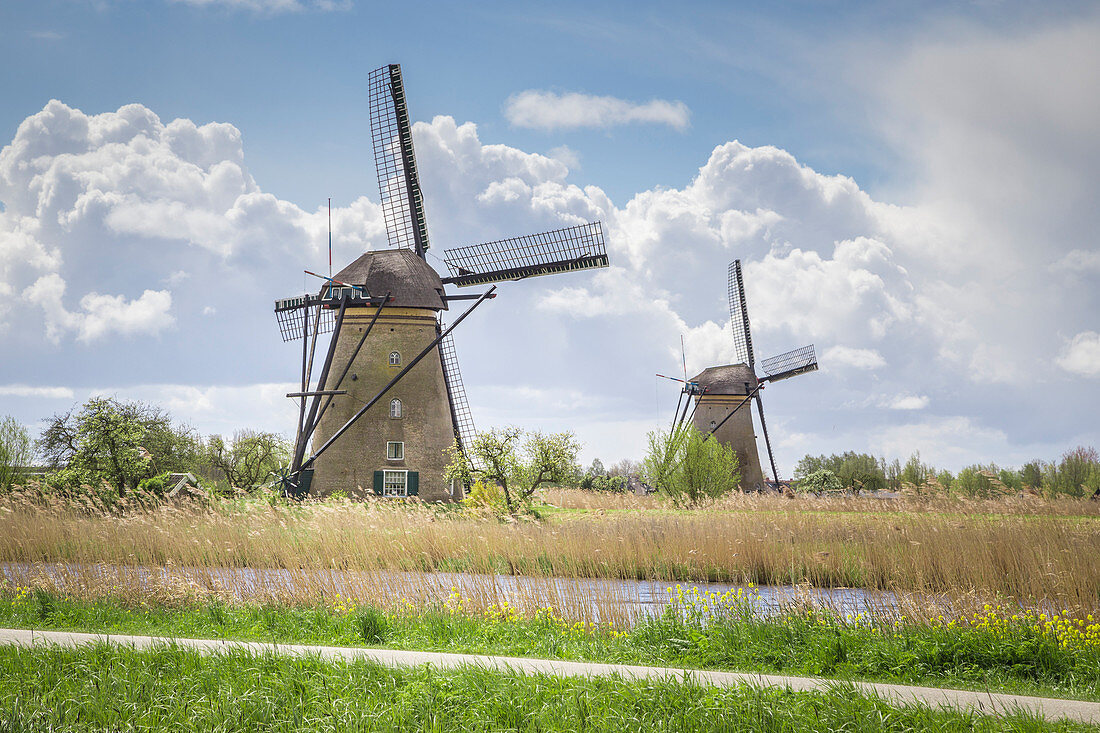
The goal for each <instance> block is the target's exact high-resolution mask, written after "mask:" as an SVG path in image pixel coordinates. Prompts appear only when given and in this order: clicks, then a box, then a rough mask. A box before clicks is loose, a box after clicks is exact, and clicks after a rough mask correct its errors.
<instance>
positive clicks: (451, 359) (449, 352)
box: [439, 324, 475, 453]
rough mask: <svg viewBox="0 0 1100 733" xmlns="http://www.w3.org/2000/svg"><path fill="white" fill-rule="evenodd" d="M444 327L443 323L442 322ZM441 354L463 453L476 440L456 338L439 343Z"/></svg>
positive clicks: (448, 337)
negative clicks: (459, 365) (459, 363)
mask: <svg viewBox="0 0 1100 733" xmlns="http://www.w3.org/2000/svg"><path fill="white" fill-rule="evenodd" d="M440 326H441V327H442V324H440ZM439 356H440V359H442V361H443V379H444V381H445V382H446V384H447V398H448V399H449V400H450V402H451V418H452V420H454V426H455V440H457V441H458V448H459V450H461V451H462V452H463V453H465V452H466V451H467V449H468V448H469V447H470V445H471V444H472V442H473V440H474V434H475V430H474V414H473V412H471V411H470V403H469V402H467V401H466V387H465V385H464V384H463V383H462V372H461V371H460V370H459V368H458V353H457V352H456V351H455V343H454V340H453V339H452V338H451V337H450V335H448V336H447V337H446V338H444V339H443V340H442V341H441V342H440V344H439Z"/></svg>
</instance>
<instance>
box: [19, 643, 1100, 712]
mask: <svg viewBox="0 0 1100 733" xmlns="http://www.w3.org/2000/svg"><path fill="white" fill-rule="evenodd" d="M0 678H2V679H3V680H4V682H5V684H4V685H3V686H2V687H0V732H2V733H9V732H10V733H16V732H22V731H42V730H104V731H106V730H110V731H119V730H147V731H158V730H171V731H180V732H183V731H212V730H279V731H305V730H309V731H337V730H340V731H343V730H360V731H406V730H423V731H443V730H446V731H449V732H452V733H460V732H462V731H486V730H502V731H504V730H507V731H579V730H584V731H638V730H652V731H834V730H867V731H995V730H998V731H999V730H1017V731H1047V730H1057V731H1077V730H1089V729H1090V728H1089V727H1088V726H1084V725H1079V724H1070V723H1058V724H1050V723H1044V722H1042V721H1040V720H1038V719H1036V718H1034V717H1027V716H1020V715H1017V716H1012V717H1008V718H1003V719H996V718H983V717H980V716H977V715H974V714H969V713H951V712H941V711H933V710H930V709H928V708H922V707H905V708H897V707H892V706H890V705H888V704H886V703H884V702H882V701H881V700H877V699H874V698H867V697H864V696H861V695H859V694H857V693H856V692H855V691H854V690H853V689H851V688H846V687H845V686H843V685H839V686H838V687H837V688H836V689H834V690H830V691H825V692H812V693H793V692H788V691H783V690H775V689H754V688H750V687H737V688H724V689H718V688H713V687H701V686H695V685H691V684H684V683H679V682H673V681H624V680H621V679H616V678H611V679H568V678H565V679H562V678H555V677H549V676H542V675H531V676H524V675H516V674H505V673H497V672H489V671H485V670H479V669H472V668H471V669H463V670H458V671H447V672H440V671H434V670H432V669H430V668H426V667H422V668H416V669H399V670H392V669H384V668H382V667H380V666H378V665H375V664H371V663H366V662H350V663H331V662H323V661H320V660H318V659H309V658H307V659H293V658H287V657H276V656H270V655H269V656H255V655H249V654H244V653H240V652H236V653H231V654H220V655H215V656H212V657H202V656H199V655H198V654H196V653H194V652H190V651H185V650H181V649H178V648H172V647H168V648H164V649H160V650H156V651H152V652H135V651H132V650H127V649H120V648H111V647H107V646H105V645H100V646H95V647H86V648H82V649H76V650H63V649H56V648H45V649H44V648H36V649H19V648H15V647H6V648H2V649H0ZM1093 730H1095V729H1094V728H1093Z"/></svg>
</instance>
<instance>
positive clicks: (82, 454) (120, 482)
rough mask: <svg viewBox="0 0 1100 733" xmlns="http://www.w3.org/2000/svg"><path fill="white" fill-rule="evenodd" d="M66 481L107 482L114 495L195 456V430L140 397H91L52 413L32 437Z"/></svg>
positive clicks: (184, 464)
mask: <svg viewBox="0 0 1100 733" xmlns="http://www.w3.org/2000/svg"><path fill="white" fill-rule="evenodd" d="M37 447H38V450H39V451H40V453H41V454H42V456H43V457H44V458H45V459H46V461H47V462H48V463H49V465H50V466H52V467H54V468H58V469H61V470H59V471H58V473H57V474H56V475H55V479H56V481H57V482H58V483H61V484H65V485H70V486H71V485H77V486H79V485H81V484H91V485H96V484H99V483H100V482H101V481H106V482H107V483H108V484H109V485H110V486H111V487H112V488H114V489H115V491H117V492H118V494H119V495H123V494H125V493H126V492H127V491H132V490H134V489H136V488H137V486H138V483H139V482H140V481H141V480H142V479H143V478H147V477H149V476H153V475H156V474H158V473H164V472H168V471H179V470H183V469H185V468H187V467H188V466H189V465H190V464H191V463H193V462H194V461H195V459H196V454H197V443H196V439H195V436H194V431H192V430H191V429H190V428H188V427H186V426H174V425H173V424H172V420H171V418H170V417H169V416H168V413H166V412H165V411H164V410H162V409H160V408H159V407H155V406H153V405H148V404H146V403H144V402H121V401H119V400H116V399H114V398H113V397H93V398H92V399H90V400H88V401H87V402H85V403H84V405H83V406H82V407H81V409H80V411H79V412H76V408H75V407H74V408H72V409H71V410H69V411H68V412H65V413H61V414H57V415H54V416H53V417H51V418H50V419H49V420H48V422H47V426H46V429H45V430H44V431H43V432H42V435H41V437H40V438H39V439H38V441H37Z"/></svg>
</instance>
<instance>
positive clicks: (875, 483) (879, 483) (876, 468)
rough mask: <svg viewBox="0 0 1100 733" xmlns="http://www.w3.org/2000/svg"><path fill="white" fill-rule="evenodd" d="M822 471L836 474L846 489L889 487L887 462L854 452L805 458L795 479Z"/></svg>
mask: <svg viewBox="0 0 1100 733" xmlns="http://www.w3.org/2000/svg"><path fill="white" fill-rule="evenodd" d="M821 470H826V471H831V472H832V473H834V474H835V475H836V477H837V478H838V479H840V483H841V484H842V485H843V486H844V488H846V489H853V490H856V491H879V490H881V489H885V488H886V486H887V482H886V465H885V462H884V461H881V460H879V459H877V458H875V457H874V456H871V455H868V454H866V453H855V452H853V451H846V452H844V453H839V454H837V453H834V454H833V455H831V456H825V455H820V456H810V455H807V456H804V457H803V458H802V460H801V461H799V462H798V465H797V466H795V469H794V475H795V478H802V477H804V476H808V475H809V474H811V473H813V472H814V471H821ZM899 472H900V469H899Z"/></svg>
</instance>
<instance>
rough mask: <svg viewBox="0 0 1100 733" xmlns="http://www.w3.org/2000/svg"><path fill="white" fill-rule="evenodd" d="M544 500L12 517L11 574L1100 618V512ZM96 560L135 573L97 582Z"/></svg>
mask: <svg viewBox="0 0 1100 733" xmlns="http://www.w3.org/2000/svg"><path fill="white" fill-rule="evenodd" d="M547 497H548V498H549V499H551V500H553V501H554V502H555V505H556V506H559V507H561V508H563V509H565V510H568V512H571V513H561V512H559V516H558V517H556V518H552V519H550V520H548V521H545V522H535V521H520V522H513V523H507V522H500V521H497V520H496V519H495V518H491V517H486V516H483V515H477V514H470V513H467V512H462V511H457V510H456V509H455V508H434V507H428V506H424V505H419V504H412V505H405V504H400V503H382V502H372V503H368V504H353V503H347V502H345V503H326V504H306V505H302V506H291V507H287V506H282V505H279V506H274V507H272V506H269V505H268V504H266V503H262V502H235V503H225V504H222V505H219V506H218V507H216V509H215V510H213V511H194V512H192V511H182V510H179V509H173V508H162V509H159V510H157V511H153V512H148V513H137V514H133V515H130V516H126V517H114V516H94V515H93V516H89V515H87V514H85V513H81V512H77V511H72V510H69V509H60V508H57V509H54V510H49V511H42V510H27V509H26V508H25V507H19V506H3V507H0V562H8V563H28V564H30V567H19V568H16V569H15V570H14V572H16V573H17V575H18V577H13V579H14V580H16V581H18V582H30V581H31V580H32V579H33V577H34V576H35V575H38V574H39V571H40V570H41V568H42V564H43V563H65V564H67V566H66V571H65V572H66V574H67V579H66V582H67V583H68V584H69V585H68V586H67V587H69V588H74V587H91V586H92V585H95V584H96V583H102V582H107V581H104V580H102V579H99V576H101V575H103V574H104V573H108V575H109V574H110V573H111V572H114V573H115V574H114V576H112V577H111V578H109V579H108V580H109V582H110V584H112V585H120V586H125V585H126V584H127V583H131V582H135V583H137V582H139V581H138V580H134V579H133V578H130V579H127V572H128V571H126V570H125V569H126V568H135V567H149V568H168V567H171V568H176V569H178V568H187V569H189V570H188V572H187V573H181V572H179V571H178V570H173V571H171V572H170V573H168V575H172V578H171V580H172V582H177V581H178V582H179V583H184V584H188V583H189V584H191V585H193V586H196V587H198V588H199V589H201V590H202V591H203V592H215V591H217V592H224V593H226V594H228V595H230V596H233V597H235V598H245V597H247V598H249V599H251V600H255V601H262V600H265V599H264V598H261V597H260V596H261V595H262V593H265V592H268V590H269V589H257V588H255V587H253V586H252V584H250V583H242V582H239V581H237V580H234V579H232V578H227V577H226V576H225V575H224V574H221V573H220V572H219V569H221V568H241V567H252V568H270V567H273V568H281V569H286V570H288V571H290V572H291V573H292V574H293V575H294V579H293V583H287V584H285V585H284V586H283V587H280V588H277V589H275V590H274V591H271V593H273V594H274V595H272V596H271V597H270V598H268V599H266V600H281V601H291V602H307V603H318V602H321V601H322V600H323V598H324V597H326V596H331V595H332V593H333V589H334V587H335V586H334V584H333V580H332V578H331V577H330V573H331V572H332V571H334V570H338V571H355V572H359V573H363V574H365V575H363V576H362V577H361V579H360V580H359V581H356V582H357V583H358V585H357V586H355V587H354V588H349V590H351V591H354V594H355V595H358V596H360V597H371V595H372V593H373V594H374V595H381V591H382V590H384V589H386V590H391V589H392V585H385V588H384V587H383V585H384V584H383V579H382V578H380V577H378V576H376V577H374V578H373V579H371V577H369V576H370V574H371V573H376V572H377V571H380V570H387V571H407V572H412V573H430V572H437V571H458V572H467V573H472V574H476V575H484V576H491V575H493V574H515V575H520V576H523V577H524V578H525V579H529V584H530V586H531V587H530V591H529V595H531V597H532V602H533V603H535V604H536V605H546V604H549V605H554V606H555V607H557V608H565V607H566V606H567V605H568V603H569V599H568V598H567V597H565V596H568V595H569V594H574V595H577V594H582V595H583V594H584V593H586V592H587V591H584V590H583V589H579V588H574V589H572V590H562V589H561V586H560V585H558V584H542V585H540V584H539V583H537V582H535V581H534V580H533V579H537V578H545V577H566V578H609V579H655V580H660V581H680V582H689V583H698V582H704V581H729V582H738V583H747V582H753V583H756V584H760V585H765V584H791V585H796V584H807V585H810V586H816V587H859V588H867V589H875V590H886V591H898V592H904V593H906V594H910V595H912V596H914V597H925V598H942V597H943V596H945V595H946V596H950V597H952V598H956V597H963V598H964V599H966V602H967V603H971V604H972V605H973V603H977V606H978V607H980V606H981V604H982V603H984V602H985V601H995V600H998V599H1013V600H1015V601H1018V602H1021V603H1024V604H1029V605H1042V604H1051V605H1054V606H1057V607H1059V608H1069V609H1071V610H1073V611H1074V612H1075V613H1076V612H1082V613H1084V612H1094V613H1100V563H1096V562H1094V559H1095V558H1096V557H1100V522H1098V521H1096V520H1097V515H1098V513H1100V502H1088V501H1058V502H1044V501H1041V500H1037V499H1005V500H1000V501H961V500H951V499H937V500H934V501H932V500H930V501H920V500H902V501H895V502H891V501H884V500H879V499H867V498H840V499H828V500H819V499H784V498H781V497H772V496H766V497H754V496H738V497H734V498H731V499H729V500H726V501H724V502H720V503H718V504H715V505H713V506H711V507H709V508H707V509H704V510H696V511H690V512H671V511H667V510H666V509H664V508H663V507H662V506H661V505H657V504H655V503H654V502H655V500H654V499H652V498H651V497H633V496H622V495H614V496H603V495H591V494H588V495H585V494H584V493H583V492H560V491H559V492H550V493H548V494H547ZM100 563H103V564H107V565H110V566H114V567H116V568H123V569H124V570H121V571H108V570H103V569H98V570H95V569H93V570H88V569H87V568H89V567H92V566H95V565H96V564H100ZM130 574H131V575H132V573H130ZM140 582H141V583H144V582H145V580H140ZM389 582H390V579H386V584H388V583H389ZM418 583H419V585H418ZM426 584H430V582H429V580H423V581H415V582H414V581H410V585H409V587H408V589H407V592H405V593H404V594H405V595H408V596H409V597H414V596H423V595H424V594H425V593H426V592H427V591H426ZM551 585H553V586H554V587H551ZM134 592H135V593H136V594H137V593H140V589H135V590H134ZM464 592H468V593H469V594H470V595H476V593H477V592H478V591H477V590H476V589H469V590H468V591H467V589H464ZM494 593H495V591H493V590H491V589H490V588H489V587H488V584H487V585H486V587H485V588H484V589H483V595H484V596H485V599H484V600H485V603H486V604H487V605H488V604H490V603H492V602H496V599H495V598H494V597H493V594H494ZM385 595H390V593H389V592H387V593H386V594H385ZM575 600H576V601H577V603H576V606H577V608H576V609H575V610H576V612H577V613H580V608H581V607H582V606H584V605H589V606H590V605H591V604H592V603H595V604H596V605H597V606H598V605H600V604H602V605H603V609H602V613H603V614H604V615H603V616H602V617H605V618H606V617H609V616H611V617H613V616H615V615H616V614H618V615H619V616H620V617H621V616H622V615H623V614H624V613H626V611H625V610H624V609H625V608H627V607H628V606H629V605H630V604H629V601H630V600H632V599H629V598H614V597H611V598H595V599H593V598H579V597H578V598H576V599H575Z"/></svg>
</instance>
